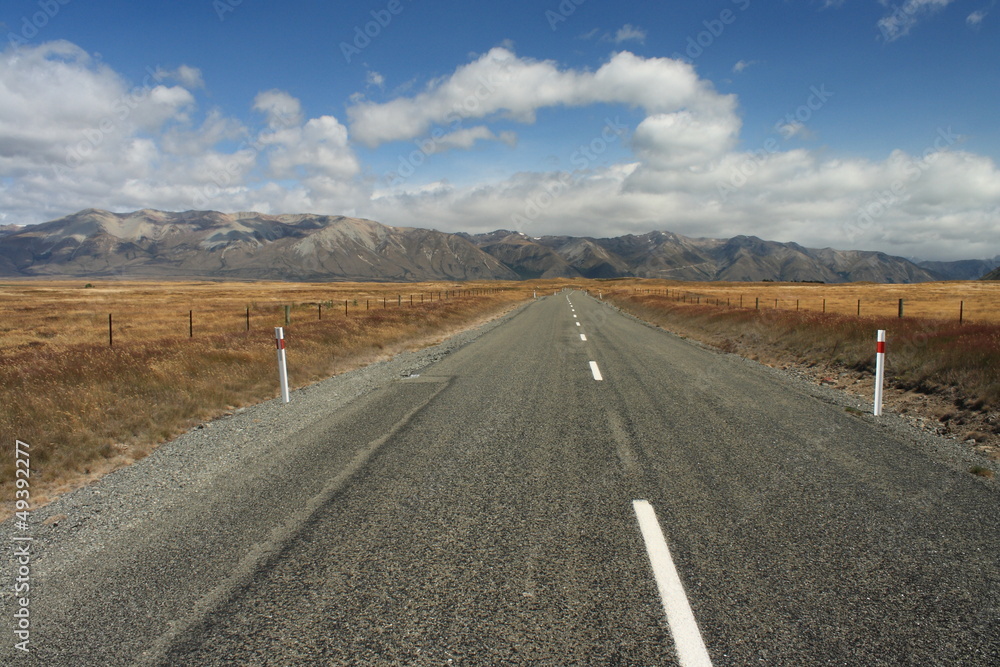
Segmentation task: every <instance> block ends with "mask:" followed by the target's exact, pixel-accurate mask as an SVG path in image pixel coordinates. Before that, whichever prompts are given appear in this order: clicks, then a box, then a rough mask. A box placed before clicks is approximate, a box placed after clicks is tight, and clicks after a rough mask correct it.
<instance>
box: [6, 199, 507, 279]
mask: <svg viewBox="0 0 1000 667" xmlns="http://www.w3.org/2000/svg"><path fill="white" fill-rule="evenodd" d="M0 274H5V275H23V276H82V277H100V276H129V277H135V278H164V277H191V278H250V279H271V280H385V281H421V280H471V279H516V278H517V277H518V276H517V274H515V273H514V272H513V271H512V270H511V269H509V268H507V267H506V266H505V265H504V264H502V263H501V262H499V261H498V260H496V259H495V258H493V257H492V256H490V255H488V254H487V253H485V252H483V251H482V250H480V249H479V248H477V247H476V246H475V245H474V244H472V243H470V242H469V241H468V240H467V239H465V238H462V237H461V236H458V235H455V234H445V233H442V232H437V231H432V230H427V229H416V228H408V227H389V226H387V225H382V224H379V223H377V222H373V221H371V220H362V219H358V218H346V217H343V216H323V215H277V216H275V215H264V214H260V213H235V214H225V213H219V212H216V211H187V212H184V213H165V212H163V211H152V210H142V211H136V212H134V213H109V212H108V211H101V210H98V209H87V210H85V211H80V212H79V213H76V214H74V215H70V216H66V217H65V218H60V219H58V220H53V221H51V222H45V223H42V224H38V225H30V226H27V227H24V228H23V229H20V230H18V231H14V232H12V233H9V234H6V235H4V236H0Z"/></svg>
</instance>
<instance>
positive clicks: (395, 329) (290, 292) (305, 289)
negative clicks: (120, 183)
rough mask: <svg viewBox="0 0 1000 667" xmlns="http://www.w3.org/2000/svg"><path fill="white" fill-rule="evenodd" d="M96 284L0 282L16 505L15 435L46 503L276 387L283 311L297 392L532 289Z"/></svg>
mask: <svg viewBox="0 0 1000 667" xmlns="http://www.w3.org/2000/svg"><path fill="white" fill-rule="evenodd" d="M87 284H88V283H86V282H85V281H72V282H48V281H46V282H40V281H23V282H16V283H8V284H4V285H0V323H2V324H0V401H2V405H3V410H2V411H0V432H2V433H3V442H2V443H0V457H2V458H0V500H2V501H3V502H4V503H5V505H6V506H8V510H9V505H10V504H11V503H10V501H11V499H12V498H13V479H14V454H13V446H14V440H15V439H20V440H22V441H25V442H27V443H29V444H30V445H31V462H32V468H33V471H32V480H31V489H32V498H33V499H34V500H35V501H42V500H44V499H45V497H51V496H53V495H57V494H59V493H62V492H65V491H66V490H68V489H70V488H73V487H75V486H78V485H80V484H81V483H84V482H86V480H87V479H89V478H92V477H95V476H98V475H101V474H104V473H106V472H107V471H109V470H112V469H114V468H116V467H119V466H121V465H127V464H128V463H130V462H132V461H134V460H137V459H139V458H141V457H143V456H145V455H147V454H148V453H149V452H150V451H151V450H152V448H154V447H155V446H156V445H157V444H158V443H160V442H163V441H165V440H167V439H169V438H172V437H174V436H176V435H178V434H180V433H182V432H184V431H185V430H187V429H189V428H190V427H191V426H192V425H194V424H196V423H198V422H200V421H204V420H206V419H210V418H212V417H215V416H218V415H220V414H222V413H224V412H226V411H228V410H232V409H234V408H236V407H240V406H243V405H247V404H251V403H254V402H258V401H261V400H266V399H269V398H273V397H274V396H276V395H277V393H278V384H277V370H276V364H275V352H274V348H275V345H274V327H275V326H285V306H289V307H290V308H289V315H290V324H288V325H287V326H286V329H285V335H286V339H287V347H288V366H289V377H290V381H291V384H292V386H293V387H296V386H302V385H306V384H309V383H311V382H315V381H317V380H321V379H323V378H326V377H329V376H331V375H334V374H337V373H341V372H344V371H346V370H350V369H352V368H356V367H359V366H362V365H365V364H367V363H370V362H372V361H374V360H377V359H379V358H382V357H384V356H386V355H389V354H392V353H394V352H397V351H401V350H404V349H410V348H414V347H420V346H424V345H427V344H432V343H435V342H438V341H439V340H441V339H443V338H444V337H445V336H446V335H448V334H449V333H450V332H452V331H455V330H457V329H460V328H463V327H465V326H468V325H470V324H473V323H474V322H477V321H479V320H482V319H485V318H487V317H489V316H491V315H494V314H497V313H499V312H501V311H503V310H505V309H507V308H508V307H510V306H512V305H514V304H515V303H517V302H519V301H522V300H524V299H526V298H528V297H529V296H530V292H525V290H524V286H523V285H521V284H519V283H509V284H503V283H462V284H455V283H414V284H405V285H402V284H371V283H332V284H329V283H325V284H297V283H203V282H169V283H146V282H99V281H92V286H91V287H87V286H86V285H87ZM345 300H346V314H345ZM411 304H412V305H411ZM248 309H249V322H250V327H249V329H248V328H247V313H248ZM109 314H110V315H111V326H112V331H111V336H109V331H108V315H109Z"/></svg>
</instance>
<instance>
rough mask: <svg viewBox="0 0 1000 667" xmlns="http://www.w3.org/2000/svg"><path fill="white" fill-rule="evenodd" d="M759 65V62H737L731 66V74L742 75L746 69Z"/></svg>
mask: <svg viewBox="0 0 1000 667" xmlns="http://www.w3.org/2000/svg"><path fill="white" fill-rule="evenodd" d="M758 64H760V61H759V60H738V61H737V62H736V64H735V65H733V74H742V73H743V72H744V71H745V70H746V69H747V68H748V67H752V66H753V65H758Z"/></svg>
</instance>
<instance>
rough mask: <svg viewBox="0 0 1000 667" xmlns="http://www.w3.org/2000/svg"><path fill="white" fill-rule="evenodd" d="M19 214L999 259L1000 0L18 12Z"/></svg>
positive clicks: (566, 1)
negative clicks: (162, 216) (285, 219)
mask: <svg viewBox="0 0 1000 667" xmlns="http://www.w3.org/2000/svg"><path fill="white" fill-rule="evenodd" d="M0 23H2V25H0V36H3V41H2V48H3V51H2V52H0V222H3V223H15V224H30V223H35V222H42V221H45V220H49V219H52V218H55V217H59V216H61V215H64V214H67V213H70V212H74V211H77V210H79V209H82V208H88V207H97V208H107V209H110V210H115V211H130V210H135V209H139V208H159V209H166V210H188V209H215V210H222V211H240V210H256V211H262V212H267V213H299V212H311V213H323V214H343V215H355V216H359V217H368V218H372V219H375V220H379V221H381V222H385V223H387V224H394V225H405V226H419V227H430V228H436V229H441V230H443V231H469V232H477V231H489V230H493V229H497V228H506V229H516V230H519V231H523V232H525V233H527V234H529V235H532V236H540V235H543V234H576V235H590V236H614V235H619V234H624V233H644V232H647V231H650V230H653V229H660V230H669V231H674V232H677V233H681V234H685V235H688V236H707V237H717V238H722V237H728V236H732V235H736V234H748V235H749V234H753V235H757V236H761V237H763V238H768V239H774V240H780V241H796V242H799V243H802V244H803V245H807V246H812V247H826V246H831V247H835V248H858V249H873V250H883V251H885V252H888V253H891V254H898V255H904V256H910V257H921V258H933V259H959V258H981V257H992V256H994V255H997V254H1000V233H998V232H1000V170H998V168H997V164H998V161H1000V122H998V121H1000V57H998V56H1000V7H997V6H996V1H995V0H901V1H900V2H893V1H891V0H842V1H840V2H833V1H827V2H823V1H822V0H817V1H810V0H794V1H793V0H789V1H787V2H777V1H775V2H765V1H764V0H719V1H716V2H698V3H639V2H615V3H611V2H606V1H604V0H563V1H562V2H559V1H558V0H552V1H547V2H546V1H542V2H526V1H519V0H518V1H514V2H505V3H496V2H433V3H432V2H430V1H425V0H378V1H375V2H357V3H326V2H306V1H304V0H291V1H289V2H282V3H276V2H264V0H174V1H169V2H168V1H160V0H154V1H151V2H142V3H139V2H109V1H100V0H86V1H85V0H31V1H29V0H8V1H7V2H5V3H4V4H3V8H2V9H0Z"/></svg>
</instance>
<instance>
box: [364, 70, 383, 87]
mask: <svg viewBox="0 0 1000 667" xmlns="http://www.w3.org/2000/svg"><path fill="white" fill-rule="evenodd" d="M365 81H366V82H367V83H368V85H369V86H375V87H376V88H385V77H384V76H382V75H381V74H379V73H378V72H373V71H369V72H368V74H367V75H366V76H365Z"/></svg>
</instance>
